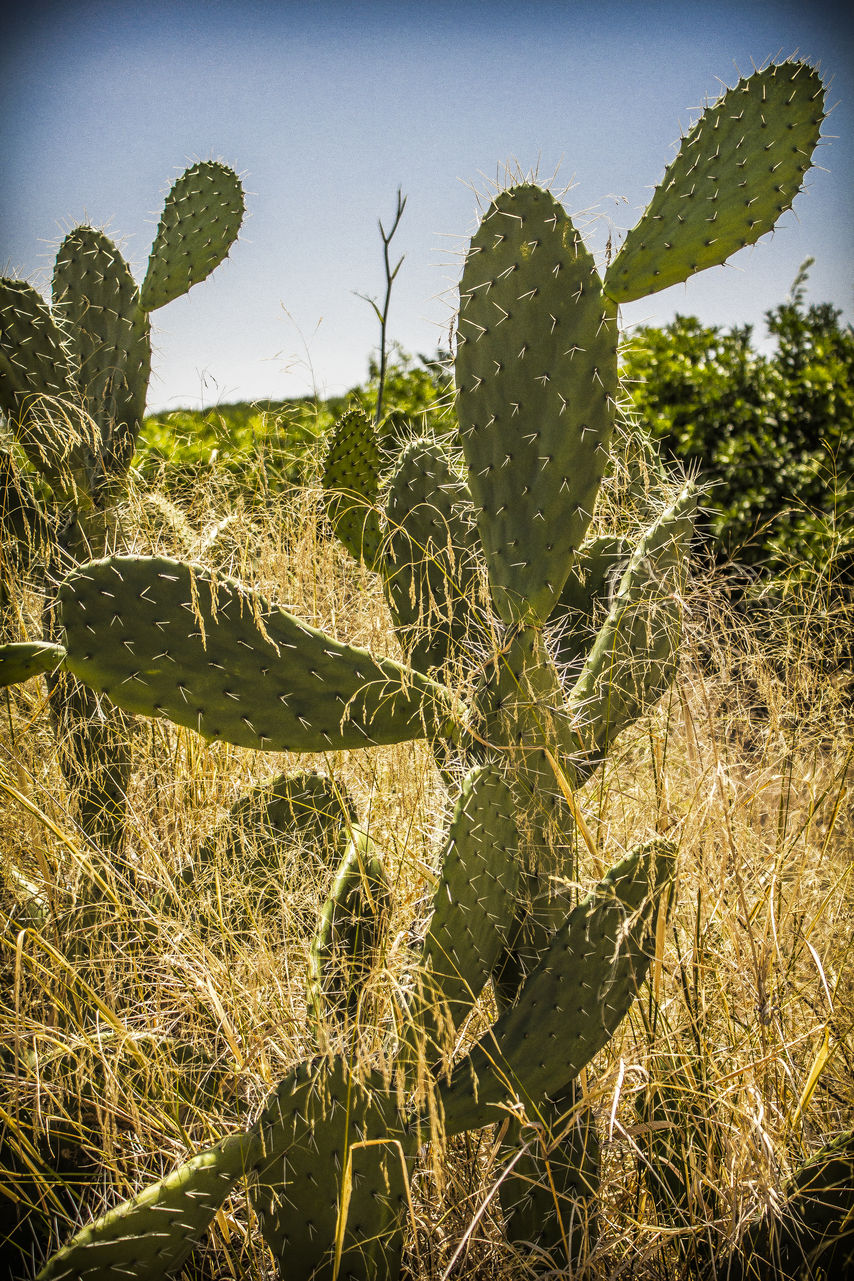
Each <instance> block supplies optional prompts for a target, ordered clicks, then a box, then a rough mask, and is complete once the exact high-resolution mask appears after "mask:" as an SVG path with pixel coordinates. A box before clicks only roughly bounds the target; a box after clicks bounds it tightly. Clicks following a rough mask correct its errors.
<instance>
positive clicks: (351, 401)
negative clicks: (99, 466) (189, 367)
mask: <svg viewBox="0 0 854 1281" xmlns="http://www.w3.org/2000/svg"><path fill="white" fill-rule="evenodd" d="M378 377H379V365H378V362H376V361H374V360H372V361H371V362H370V365H369V367H368V377H367V380H366V381H365V383H364V384H363V385H362V386H358V387H353V388H351V389H350V391H348V392H346V393H344V394H343V395H341V396H331V397H329V398H327V399H326V400H320V399H318V398H317V397H314V396H305V397H302V398H299V399H293V400H283V401H272V400H263V401H254V402H248V401H240V402H236V403H234V404H227V405H217V406H215V407H214V408H212V409H208V410H193V409H176V410H173V411H171V412H169V413H161V414H154V415H151V416H150V417H148V418H146V420H145V424H144V426H143V430H142V433H141V435H140V438H139V443H138V450H137V455H136V458H135V468H136V471H137V474H138V475H139V476H140V477H141V478H142V479H143V480H144V481H145V482H146V483H147V484H156V485H157V486H158V488H160V489H163V490H165V491H166V492H168V493H169V494H171V495H172V496H173V497H177V498H180V499H183V500H185V501H188V500H191V498H192V494H193V493H194V491H196V490H197V488H198V486H199V485H200V484H201V483H202V482H204V481H209V480H211V479H213V477H214V475H216V479H217V482H218V484H219V486H220V487H224V488H225V489H226V490H228V489H229V488H230V487H233V488H234V491H235V493H237V492H239V493H240V494H241V495H242V496H243V498H244V499H246V498H247V497H251V496H260V497H262V498H263V497H264V496H265V495H267V494H269V493H270V492H274V491H279V490H281V489H282V488H285V487H287V486H289V485H300V484H304V483H305V482H306V480H308V479H310V478H311V477H312V473H313V469H314V467H313V460H314V458H315V455H316V450H315V446H317V444H318V442H320V441H322V440H323V439H324V438H325V436H326V434H327V433H328V431H329V429H330V428H331V427H332V425H333V423H334V422H335V420H336V419H337V418H339V417H340V416H341V414H343V413H344V412H345V411H346V410H347V409H348V408H354V407H356V406H358V407H359V408H361V409H363V410H364V411H365V412H366V413H369V414H370V413H372V412H373V408H374V406H375V405H376V400H377V381H378ZM449 387H450V377H449V375H448V373H447V371H446V370H445V367H444V363H443V361H442V359H441V357H437V358H436V359H428V358H427V357H419V358H417V359H416V358H414V357H412V356H410V355H408V354H407V353H406V352H404V351H401V350H400V349H399V348H398V349H395V350H394V353H393V356H392V358H391V360H390V361H389V364H388V368H387V370H386V379H385V387H384V394H383V403H384V406H385V411H386V412H389V413H390V412H392V411H395V410H398V411H400V412H402V413H405V414H407V415H408V416H410V417H412V418H414V419H415V420H416V422H417V421H418V420H419V419H422V418H423V416H424V414H425V413H426V412H427V411H428V410H435V409H436V407H437V405H438V406H440V405H441V403H442V402H445V403H449V402H450V397H449V395H448V391H449Z"/></svg>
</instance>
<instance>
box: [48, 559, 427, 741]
mask: <svg viewBox="0 0 854 1281" xmlns="http://www.w3.org/2000/svg"><path fill="white" fill-rule="evenodd" d="M59 599H60V612H61V621H62V626H63V629H64V638H65V646H66V649H67V659H66V664H67V667H68V670H69V671H71V672H72V673H73V674H74V675H75V676H77V677H78V678H79V679H80V680H82V681H84V683H86V684H87V685H90V686H91V687H92V688H93V689H95V690H96V691H99V692H103V693H106V694H107V695H108V696H109V697H110V698H111V700H112V701H113V702H114V703H116V704H117V705H118V706H119V707H121V708H123V709H124V710H125V711H129V712H137V713H140V714H142V715H144V716H166V717H168V718H169V719H170V720H172V721H174V722H175V723H176V724H178V725H185V726H187V727H188V728H190V729H195V730H198V732H199V733H201V734H203V735H204V736H205V737H207V738H212V739H223V740H225V741H226V742H230V743H235V744H237V745H238V746H243V747H252V748H256V749H260V750H262V751H288V750H294V751H325V750H326V749H329V748H331V749H338V748H346V747H365V746H368V745H370V744H372V743H393V742H400V741H402V740H405V739H410V738H419V737H421V736H422V735H423V734H424V733H425V732H426V731H427V730H428V729H429V730H431V731H434V732H435V731H437V729H439V728H441V727H443V726H447V724H448V721H447V717H448V713H449V701H448V696H447V694H446V691H444V690H443V689H442V687H441V686H439V685H436V684H435V683H434V682H432V681H429V680H427V678H426V677H423V676H420V675H419V674H418V673H414V672H410V671H408V670H407V669H406V668H403V667H401V666H400V665H399V664H397V663H394V662H392V661H391V660H385V661H382V662H378V661H375V660H374V659H373V658H372V657H371V656H370V654H368V653H367V652H366V651H365V650H361V649H356V648H354V647H352V646H349V645H342V644H341V643H339V642H338V641H335V640H333V639H332V637H330V636H327V635H326V634H325V633H323V632H321V631H318V630H317V629H316V628H313V627H310V626H308V624H306V623H302V622H300V621H299V620H298V619H296V618H294V617H293V615H291V614H289V613H287V612H286V611H285V610H282V609H278V608H276V607H275V606H273V605H271V604H269V602H268V601H266V600H265V599H264V598H263V597H262V596H260V595H258V594H257V593H255V592H253V591H251V590H249V589H248V588H245V587H242V586H241V585H240V584H238V583H235V582H234V581H232V580H231V579H227V578H222V579H216V578H215V577H214V576H212V575H211V574H210V573H209V572H208V571H206V570H204V569H201V568H192V567H190V566H187V565H183V564H181V563H179V562H177V561H170V560H166V559H157V558H145V557H132V556H128V557H113V558H111V559H110V558H108V559H107V560H102V561H92V562H91V563H89V564H88V565H84V566H83V567H82V568H80V569H78V570H75V571H74V572H73V573H72V574H71V575H69V577H68V578H67V579H66V580H65V581H64V582H63V584H62V586H61V588H60V593H59Z"/></svg>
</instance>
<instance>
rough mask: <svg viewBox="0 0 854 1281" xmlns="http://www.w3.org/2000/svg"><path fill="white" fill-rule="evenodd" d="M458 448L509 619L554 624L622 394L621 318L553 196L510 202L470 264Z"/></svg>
mask: <svg viewBox="0 0 854 1281" xmlns="http://www.w3.org/2000/svg"><path fill="white" fill-rule="evenodd" d="M456 380H457V388H458V398H457V410H458V413H459V420H460V439H461V443H462V447H463V451H464V453H465V457H466V462H467V464H468V482H469V489H470V490H471V494H472V499H473V501H474V503H475V506H476V508H477V510H478V526H479V528H480V534H481V539H482V541H483V546H484V550H485V553H486V565H487V570H488V572H489V579H490V583H491V586H492V593H493V597H494V600H495V604H496V606H497V608H498V612H499V613H500V614H501V616H502V618H503V619H504V620H505V622H508V623H512V622H514V621H517V620H518V619H519V618H521V617H530V618H532V619H533V620H534V621H539V622H544V621H545V620H546V619H547V618H548V616H549V615H550V614H551V612H552V609H553V608H554V606H555V604H556V602H557V600H558V598H559V596H560V592H561V589H562V587H563V584H564V581H565V579H566V576H567V573H568V572H569V569H570V566H571V564H572V558H573V556H574V554H575V552H576V550H577V549H578V547H579V546H580V545H581V542H582V539H583V537H584V532H585V530H586V529H587V526H588V525H589V523H590V518H591V514H592V511H593V504H594V501H595V499H596V492H597V490H598V487H599V482H600V480H601V477H602V473H603V470H604V467H605V463H606V460H607V446H608V441H609V439H610V436H611V429H612V424H613V416H614V398H615V395H616V386H617V332H616V308H615V306H614V304H613V303H612V302H611V301H610V300H609V299H607V298H605V297H604V296H603V294H602V283H601V281H600V279H599V276H598V273H597V271H596V267H595V265H594V262H593V259H592V257H591V256H590V254H589V253H588V252H587V250H586V249H585V247H584V245H583V243H582V241H581V238H580V236H579V235H578V233H577V232H576V230H575V228H574V227H573V225H572V222H571V221H570V219H569V217H568V215H567V213H566V211H565V210H564V209H563V207H562V206H561V205H560V204H558V202H557V201H556V200H555V199H554V198H553V197H552V196H551V195H549V193H548V192H546V191H542V190H540V189H539V188H538V187H534V186H519V187H514V188H512V189H510V190H509V191H504V192H502V193H501V194H500V195H498V196H497V197H496V198H495V200H494V201H493V203H492V204H491V206H490V208H489V209H488V211H487V213H486V215H485V217H484V219H483V221H482V223H481V225H480V228H479V230H478V231H477V233H476V235H475V237H474V239H473V240H472V243H471V249H470V250H469V253H468V255H467V257H466V263H465V268H464V270H463V278H462V282H461V284H460V318H459V333H458V342H457V357H456Z"/></svg>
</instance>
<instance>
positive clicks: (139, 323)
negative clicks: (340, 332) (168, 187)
mask: <svg viewBox="0 0 854 1281" xmlns="http://www.w3.org/2000/svg"><path fill="white" fill-rule="evenodd" d="M53 312H54V315H55V316H56V318H57V320H58V321H59V323H60V325H61V326H62V329H63V332H64V333H65V334H66V335H67V342H68V347H69V350H70V351H71V353H72V357H73V359H74V362H75V367H76V368H77V370H78V375H77V378H78V383H79V386H80V390H81V392H82V394H83V396H84V398H85V403H86V407H87V409H88V411H89V413H90V414H91V415H92V417H93V418H94V420H95V422H96V423H97V424H98V427H99V428H100V431H101V447H102V463H101V465H102V468H103V470H104V472H105V473H106V474H107V475H114V474H119V475H123V474H124V473H125V472H126V471H127V468H128V466H129V465H130V460H131V457H132V455H133V451H134V447H135V443H136V437H137V434H138V432H139V427H140V423H141V421H142V415H143V413H144V412H145V397H146V392H147V390H148V378H149V374H150V372H151V336H150V326H149V322H148V317H147V316H146V315H145V313H144V312H143V311H142V310H141V309H140V306H139V292H138V290H137V287H136V284H135V283H134V279H133V276H132V275H131V273H130V268H129V267H128V265H127V263H126V262H125V260H124V258H123V257H122V255H121V254H120V253H119V251H118V249H117V248H116V246H115V245H114V244H113V242H112V241H111V240H110V239H109V238H108V237H107V236H105V235H104V233H103V232H101V231H96V230H95V228H93V227H85V226H84V227H75V228H74V230H73V231H72V232H70V233H69V234H68V235H67V236H66V237H65V239H64V240H63V242H62V244H61V245H60V248H59V253H58V254H57V257H56V263H55V265H54V271H53Z"/></svg>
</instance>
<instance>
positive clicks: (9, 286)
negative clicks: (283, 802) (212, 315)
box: [0, 161, 244, 847]
mask: <svg viewBox="0 0 854 1281" xmlns="http://www.w3.org/2000/svg"><path fill="white" fill-rule="evenodd" d="M243 213H244V200H243V188H242V186H241V183H240V180H239V179H238V177H237V175H236V174H235V173H234V172H233V170H231V169H229V168H228V167H227V166H226V165H223V164H220V163H218V162H214V161H203V162H200V163H198V164H194V165H192V166H191V167H190V168H189V169H187V170H186V171H185V172H184V173H183V174H182V175H181V177H180V178H178V180H177V181H176V182H175V183H174V185H173V186H172V189H171V190H170V192H169V194H168V196H167V198H166V202H165V204H164V207H163V212H162V215H161V218H160V222H159V225H158V228H157V233H156V235H155V239H154V244H153V245H152V248H151V253H150V255H149V259H148V266H147V270H146V273H145V278H144V279H143V282H142V284H141V285H140V286H137V284H136V282H135V280H134V278H133V275H132V274H131V270H130V267H129V266H128V264H127V262H126V261H125V259H124V258H123V256H122V254H121V252H120V250H119V249H118V247H117V246H116V245H115V244H114V243H113V241H112V240H111V239H110V238H109V237H108V236H107V235H105V234H104V232H103V231H99V230H98V229H97V228H95V227H90V226H79V227H75V228H73V230H72V231H70V232H69V233H68V235H67V236H66V237H65V238H64V239H63V241H62V243H61V245H60V247H59V251H58V253H57V255H56V261H55V263H54V269H53V278H52V286H51V301H50V304H48V303H46V302H45V301H44V299H43V298H42V296H41V295H40V294H39V293H38V291H37V290H36V289H34V288H33V286H32V285H30V284H28V283H27V282H26V281H23V280H12V279H6V278H4V279H0V412H2V414H3V415H4V416H5V418H6V421H7V424H8V426H9V428H10V430H11V434H12V436H13V438H14V440H15V441H16V442H17V446H18V448H19V449H20V450H21V451H22V452H23V455H24V456H25V458H26V462H27V464H28V466H29V468H30V469H31V471H30V475H31V476H32V477H33V478H34V480H35V485H33V484H31V483H30V479H29V477H28V475H27V474H26V472H25V471H24V470H23V469H22V468H21V467H18V466H16V464H15V459H14V457H13V455H12V453H11V452H10V451H9V450H8V449H7V448H2V449H0V486H2V488H0V503H2V506H0V529H2V534H3V546H4V552H3V562H2V563H0V603H2V604H3V605H5V606H6V608H7V610H8V612H9V613H10V614H12V615H14V613H15V601H16V595H17V593H16V591H15V582H16V579H17V578H18V576H19V574H20V572H21V571H22V570H27V569H29V568H30V567H32V566H34V565H35V566H38V565H39V564H41V565H42V567H46V570H47V573H46V581H47V584H48V591H47V604H46V613H47V617H46V630H47V631H48V633H49V634H50V633H52V632H53V631H54V629H55V626H56V624H55V620H54V618H53V599H52V593H51V591H50V586H49V584H50V583H51V582H52V581H54V580H55V579H56V578H57V577H59V576H60V575H62V574H63V573H66V572H67V571H68V569H69V568H71V567H72V566H73V565H74V564H76V563H78V562H80V561H88V560H91V559H92V557H93V556H103V555H104V553H105V552H106V551H107V549H108V546H109V545H110V544H114V543H115V541H116V536H115V530H114V529H113V528H112V525H113V524H114V521H113V518H112V516H113V512H114V509H115V503H116V501H117V499H119V498H120V497H122V495H123V492H124V488H125V484H126V480H127V475H128V471H129V469H130V465H131V460H132V458H133V453H134V450H135V448H136V442H137V437H138V435H139V430H140V427H141V425H142V416H143V413H144V411H145V401H146V396H147V393H148V381H149V375H150V372H151V322H150V315H151V313H152V312H153V311H155V310H157V309H158V308H160V307H163V306H165V305H166V304H167V303H169V302H171V301H173V299H175V298H179V297H181V295H182V294H185V293H187V291H188V290H189V289H190V288H191V287H192V286H193V285H194V284H196V283H197V282H198V281H201V280H204V279H205V278H206V277H207V276H208V275H209V274H210V273H211V272H212V271H213V270H214V268H215V267H217V266H218V265H219V264H220V263H221V262H222V260H223V259H224V258H225V257H226V255H227V254H228V251H229V249H230V248H231V246H232V244H233V243H234V241H235V239H236V238H237V234H238V231H239V229H240V224H241V222H242V220H243ZM7 549H8V550H7ZM51 683H52V686H53V688H52V691H51V693H52V698H51V709H52V713H53V715H54V718H55V721H56V728H57V739H58V742H59V743H60V747H61V763H62V766H63V770H64V773H65V775H66V777H67V779H68V782H69V784H70V785H71V787H72V789H73V790H74V791H75V792H76V794H77V801H78V817H79V819H80V822H81V825H82V826H83V828H84V830H86V831H87V832H88V833H89V835H91V836H93V837H94V838H95V839H96V840H98V841H99V842H101V843H106V844H108V845H111V846H113V847H116V846H117V845H118V843H119V841H120V839H121V833H122V826H123V820H124V799H123V798H124V793H125V791H126V788H127V782H128V777H129V774H130V766H131V762H130V751H129V746H128V726H127V724H126V718H124V717H123V716H122V715H121V714H120V713H118V712H117V711H116V710H115V709H113V710H112V711H109V710H105V709H104V708H103V707H102V706H100V705H99V704H98V702H97V700H96V699H95V697H94V696H93V695H92V693H91V692H90V691H88V690H87V689H85V687H82V686H80V685H79V684H78V683H77V682H76V681H74V680H73V678H68V677H66V676H64V675H62V674H59V675H57V676H56V678H52V681H51Z"/></svg>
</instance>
